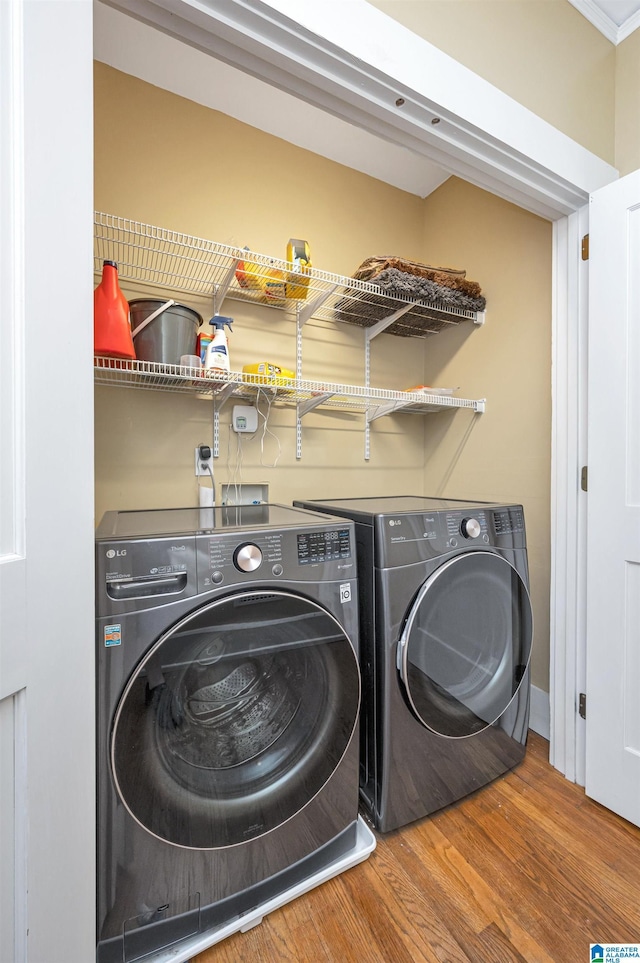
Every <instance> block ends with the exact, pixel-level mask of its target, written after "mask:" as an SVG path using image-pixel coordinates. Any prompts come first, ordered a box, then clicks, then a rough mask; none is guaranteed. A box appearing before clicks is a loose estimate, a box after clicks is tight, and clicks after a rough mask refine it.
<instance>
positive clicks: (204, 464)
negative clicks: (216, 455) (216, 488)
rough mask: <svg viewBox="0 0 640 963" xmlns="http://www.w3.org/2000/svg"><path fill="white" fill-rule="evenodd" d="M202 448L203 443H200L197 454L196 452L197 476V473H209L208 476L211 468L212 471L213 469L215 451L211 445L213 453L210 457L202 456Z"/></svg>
mask: <svg viewBox="0 0 640 963" xmlns="http://www.w3.org/2000/svg"><path fill="white" fill-rule="evenodd" d="M207 447H209V446H207ZM201 448H202V445H198V447H197V448H196V454H195V469H196V476H197V475H207V476H208V475H209V469H211V471H213V451H212V450H211V448H210V447H209V451H210V452H211V454H210V455H209V457H208V458H203V457H202V456H201V454H200V449H201Z"/></svg>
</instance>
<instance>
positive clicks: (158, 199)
mask: <svg viewBox="0 0 640 963" xmlns="http://www.w3.org/2000/svg"><path fill="white" fill-rule="evenodd" d="M95 102H96V105H95V118H96V141H95V157H96V176H95V205H96V208H97V209H98V210H103V211H106V212H108V213H112V214H118V215H121V216H124V217H131V218H135V219H140V220H142V221H147V222H149V223H152V224H157V225H160V226H162V227H167V228H171V229H175V230H179V231H184V232H186V233H192V234H195V235H198V236H202V237H206V238H211V239H213V240H216V241H222V242H225V243H232V244H239V245H244V244H248V245H249V246H250V247H251V248H252V249H254V250H257V251H261V252H264V253H268V254H272V255H274V256H277V257H284V255H285V248H286V243H287V240H288V238H289V237H290V236H294V237H304V238H306V239H308V240H309V242H310V245H311V250H312V256H313V263H314V266H316V267H318V268H320V269H323V270H329V271H334V272H337V273H340V274H350V273H351V272H352V271H353V270H354V269H355V268H356V267H357V265H358V264H359V263H360V262H361V261H362V260H363V259H364V258H366V257H368V256H370V255H372V254H380V253H394V254H398V255H401V256H405V257H409V258H416V259H419V260H422V261H434V262H439V263H443V262H446V263H452V264H454V265H457V266H462V267H466V268H467V271H468V274H469V276H470V277H472V278H474V279H475V280H478V281H480V283H481V284H482V286H483V289H484V290H485V291H486V294H487V297H488V299H489V306H488V320H487V324H486V326H485V327H483V328H474V326H473V325H472V324H471V323H468V322H464V323H463V324H461V325H459V326H457V327H455V328H453V329H452V330H448V331H446V332H445V333H443V334H439V335H436V336H434V337H431V338H430V339H427V340H424V341H423V340H415V339H404V338H395V337H391V336H389V335H381V336H380V337H379V338H378V339H376V341H375V342H374V344H373V350H372V367H373V379H372V380H373V383H374V384H375V385H378V386H380V387H390V388H407V387H410V386H412V385H415V384H420V383H425V382H426V383H437V384H440V385H443V386H445V387H446V386H457V385H459V386H460V395H461V396H464V397H471V398H474V397H485V396H486V397H487V398H488V410H487V413H486V414H485V415H474V414H473V413H471V412H469V411H464V410H460V411H457V412H454V413H452V414H449V413H445V414H438V415H431V416H424V417H419V416H409V415H405V416H402V415H396V416H393V417H388V418H384V419H380V420H379V421H377V422H375V423H374V425H373V427H372V439H371V459H370V461H369V462H368V463H367V462H365V461H364V457H363V455H364V432H363V416H362V415H361V414H349V413H342V414H341V413H335V412H334V413H324V412H314V413H312V414H310V415H308V416H307V418H306V419H305V421H304V429H303V450H302V460H301V461H300V462H297V461H296V458H295V426H294V412H293V410H291V409H287V408H277V409H274V410H273V411H272V412H271V415H270V418H269V427H270V429H271V430H272V431H273V432H274V433H275V434H276V436H277V438H278V440H279V443H280V447H281V454H280V457H279V461H278V464H277V466H276V467H275V468H273V467H268V466H269V465H271V464H272V463H273V461H274V459H275V457H276V455H277V448H278V446H277V444H276V442H275V441H274V439H273V438H272V437H267V438H266V440H265V448H264V452H263V453H262V454H261V451H260V438H259V436H258V437H256V438H254V439H253V440H250V439H245V440H244V441H243V448H242V480H243V481H244V482H246V483H250V482H268V483H269V485H270V495H271V499H272V500H273V501H280V502H284V503H285V504H286V503H290V502H291V501H292V499H294V498H296V497H321V496H340V495H344V496H348V495H351V494H381V493H390V494H391V493H416V494H423V493H424V494H437V493H440V492H443V493H446V494H449V495H458V496H460V497H464V498H478V497H481V498H488V499H492V498H496V499H504V500H508V501H511V500H514V501H522V502H524V504H525V511H526V513H527V522H528V527H529V537H530V539H531V558H530V561H531V568H532V573H533V576H534V589H533V594H534V605H535V609H536V613H537V622H538V636H537V638H538V643H537V647H536V651H535V654H534V672H533V678H534V683H535V684H536V685H538V686H540V687H541V688H543V689H548V622H549V616H548V583H549V547H548V540H549V520H548V515H549V446H550V440H549V398H548V394H549V368H550V361H549V358H550V334H549V317H550V262H551V234H550V226H549V225H548V224H547V223H546V222H545V221H542V220H541V219H540V218H537V217H534V216H533V215H530V214H527V213H525V212H523V211H520V210H519V209H518V208H515V207H513V206H512V205H510V204H507V203H506V202H504V201H500V200H498V199H496V198H494V197H492V196H491V195H489V194H486V193H485V192H483V191H480V190H478V189H476V188H473V187H470V186H468V185H466V184H464V183H462V182H460V181H457V180H455V179H452V180H450V181H448V182H447V183H446V184H445V185H443V187H442V188H440V190H439V191H437V192H436V194H434V195H433V196H432V197H431V198H428V199H427V201H422V200H420V199H419V198H416V197H414V196H412V195H409V194H406V193H405V192H403V191H399V190H397V189H396V188H391V187H389V186H388V185H385V184H382V183H381V182H380V181H376V180H374V179H373V178H370V177H367V176H365V175H363V174H359V173H355V172H354V171H351V170H349V169H347V168H345V167H342V166H341V165H338V164H335V163H333V162H330V161H327V160H325V159H323V158H320V157H317V156H315V155H313V154H310V153H308V152H306V151H303V150H301V149H299V148H297V147H294V146H292V145H290V144H288V143H286V142H284V141H281V140H278V139H277V138H274V137H271V136H270V135H267V134H264V133H262V132H260V131H257V130H255V129H253V128H250V127H247V126H246V125H243V124H241V123H239V122H237V121H235V120H232V119H230V118H228V117H226V116H224V115H222V114H219V113H217V112H215V111H211V110H208V109H207V108H204V107H201V106H198V105H196V104H193V103H191V102H188V101H185V100H182V99H181V98H179V97H176V96H175V95H172V94H169V93H167V92H165V91H162V90H159V89H158V88H155V87H152V86H150V85H148V84H145V83H143V82H141V81H138V80H135V79H133V78H130V77H128V76H126V75H124V74H122V73H119V72H118V71H115V70H113V69H111V68H108V67H105V66H104V65H100V64H96V70H95ZM135 293H136V292H134V291H131V290H128V291H127V294H128V295H129V296H133V295H134V294H135ZM523 294H526V297H523ZM184 300H185V302H186V303H188V304H191V305H192V306H193V307H196V308H197V309H198V310H199V311H200V313H201V314H202V315H203V316H205V315H206V318H208V317H210V315H211V313H212V305H211V304H207V303H202V302H198V300H197V299H193V298H185V299H184ZM224 312H227V313H229V314H231V315H232V316H234V317H235V319H236V320H235V325H234V332H233V334H232V336H231V345H230V350H231V359H232V366H233V367H234V368H240V367H241V366H242V365H243V364H244V363H248V362H250V361H255V360H260V359H265V360H273V361H276V362H278V363H281V364H284V365H286V366H287V367H291V368H294V367H295V345H294V335H295V329H294V325H293V323H292V322H291V321H288V320H286V319H285V318H284V317H283V316H282V314H281V313H280V312H279V311H274V310H269V309H266V308H261V307H259V306H257V307H254V306H249V305H245V304H241V303H239V302H233V301H227V302H226V303H225V304H224ZM224 312H223V313H224ZM363 347H364V345H363V332H362V331H361V330H360V329H359V328H354V327H349V326H346V325H339V324H335V325H332V324H328V323H318V322H309V323H308V324H307V325H305V329H304V368H303V373H304V374H305V375H306V376H307V377H309V378H312V379H313V378H318V379H320V378H324V379H327V380H331V381H338V382H344V383H352V384H362V383H363V378H364V374H363V365H364V352H363ZM523 358H524V359H525V363H524V364H523ZM518 365H520V367H518ZM532 398H533V400H532ZM262 409H263V410H264V411H266V406H265V405H264V404H263V405H262ZM211 415H212V408H211V403H210V402H207V401H201V400H199V399H196V398H193V397H190V396H184V395H176V394H169V393H163V392H154V391H137V390H133V389H122V388H111V387H100V388H98V389H97V391H96V440H95V444H96V512H97V518H98V519H99V518H100V517H101V515H102V513H103V512H104V511H105V510H107V509H115V508H140V507H162V506H177V505H185V504H194V503H195V501H196V498H197V487H196V480H195V478H194V474H193V450H194V447H195V446H196V445H197V444H199V443H200V442H207V443H210V440H211V431H212V429H211V421H212V419H211ZM228 417H229V412H228V411H227V410H225V411H223V413H222V418H221V421H222V425H221V455H220V458H219V459H218V461H217V464H216V482H217V484H218V485H220V484H222V483H233V482H234V480H235V479H236V478H237V477H238V471H237V461H238V458H237V447H236V436H235V435H233V434H232V433H230V431H229V427H228ZM261 460H262V462H263V464H261ZM530 516H531V517H530Z"/></svg>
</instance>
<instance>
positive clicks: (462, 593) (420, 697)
mask: <svg viewBox="0 0 640 963" xmlns="http://www.w3.org/2000/svg"><path fill="white" fill-rule="evenodd" d="M532 638H533V616H532V611H531V602H530V600H529V594H528V592H527V588H526V586H525V584H524V582H523V580H522V578H521V577H520V575H519V574H518V573H517V572H516V570H515V569H514V568H513V566H512V565H511V564H510V563H509V562H508V561H506V560H505V559H504V558H502V557H501V556H499V555H495V554H493V553H490V552H468V553H465V554H464V555H458V556H457V557H456V558H453V559H451V560H449V561H448V562H446V563H445V564H444V565H442V566H441V567H440V568H439V569H437V570H436V571H435V572H434V573H433V575H431V576H430V577H429V578H428V579H427V581H426V582H425V583H424V585H423V586H422V589H421V590H420V592H419V594H418V596H417V598H416V601H415V603H414V605H413V607H412V609H411V612H410V614H409V617H408V619H407V622H406V624H405V627H404V630H403V633H402V637H401V639H400V644H399V657H398V662H399V665H398V667H399V669H400V673H401V677H402V681H403V682H404V685H405V687H406V691H407V695H408V697H409V701H410V703H411V706H412V708H413V710H414V712H415V714H416V716H417V717H418V719H419V721H420V722H422V723H423V725H425V726H426V727H427V728H428V729H431V730H432V731H433V732H436V733H438V734H439V735H443V736H451V737H462V736H469V735H473V734H474V733H476V732H480V731H481V730H482V729H485V728H486V727H487V726H489V725H491V724H492V723H494V722H495V721H496V720H497V719H499V718H500V716H501V715H502V714H503V713H504V711H505V710H506V708H507V706H508V705H509V703H510V702H511V700H512V699H513V697H514V696H515V694H516V692H517V691H518V688H519V687H520V685H521V684H522V682H523V679H524V676H525V672H526V669H527V666H528V664H529V660H530V657H531V643H532Z"/></svg>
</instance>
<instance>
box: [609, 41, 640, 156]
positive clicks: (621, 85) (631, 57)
mask: <svg viewBox="0 0 640 963" xmlns="http://www.w3.org/2000/svg"><path fill="white" fill-rule="evenodd" d="M615 166H616V167H617V168H618V170H619V171H620V173H621V174H629V173H630V172H631V171H635V170H638V168H640V30H636V31H635V33H632V34H631V36H630V37H627V39H626V40H623V41H622V43H621V44H619V45H618V46H617V47H616V159H615Z"/></svg>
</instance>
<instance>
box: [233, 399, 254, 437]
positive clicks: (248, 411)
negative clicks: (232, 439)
mask: <svg viewBox="0 0 640 963" xmlns="http://www.w3.org/2000/svg"><path fill="white" fill-rule="evenodd" d="M231 427H232V428H233V430H234V431H238V432H245V431H247V432H254V431H257V430H258V412H257V410H256V409H255V408H250V407H249V406H248V405H234V406H233V412H232V415H231Z"/></svg>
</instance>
